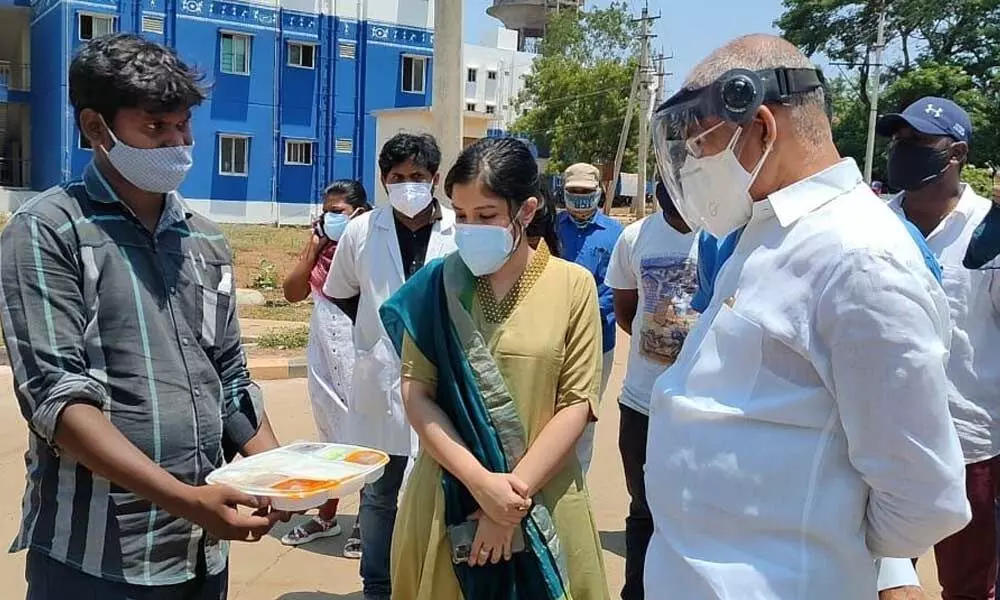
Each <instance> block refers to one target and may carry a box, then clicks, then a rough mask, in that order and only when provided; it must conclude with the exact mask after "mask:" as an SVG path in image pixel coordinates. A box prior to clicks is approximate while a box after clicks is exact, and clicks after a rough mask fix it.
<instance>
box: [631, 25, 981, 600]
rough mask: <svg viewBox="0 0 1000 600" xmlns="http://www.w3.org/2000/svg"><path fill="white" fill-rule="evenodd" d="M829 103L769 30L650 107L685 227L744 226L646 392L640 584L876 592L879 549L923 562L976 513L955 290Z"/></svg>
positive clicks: (816, 594)
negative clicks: (950, 375)
mask: <svg viewBox="0 0 1000 600" xmlns="http://www.w3.org/2000/svg"><path fill="white" fill-rule="evenodd" d="M826 106H827V105H826V86H825V83H824V79H823V77H822V73H820V72H819V71H818V70H816V68H815V67H814V66H813V65H812V64H811V63H810V62H809V60H808V59H807V58H806V57H805V56H804V55H802V53H801V52H799V50H798V49H796V48H795V47H794V46H793V45H791V44H789V43H788V42H786V41H784V40H782V39H780V38H776V37H773V36H766V35H755V36H747V37H744V38H740V39H737V40H735V41H733V42H731V43H730V44H728V45H726V46H725V47H723V48H721V49H719V50H717V51H716V52H714V53H713V54H712V55H710V56H709V57H708V58H707V59H705V60H704V61H703V62H702V63H701V64H700V65H698V66H697V67H696V68H695V70H694V71H693V72H692V74H691V75H690V76H689V77H688V79H687V81H686V82H685V85H684V87H683V89H682V90H681V91H680V92H678V93H677V94H676V95H675V96H673V97H671V98H670V99H669V100H667V102H665V103H664V104H663V105H662V106H661V107H660V108H658V109H657V111H656V114H655V116H654V143H655V145H656V151H657V159H658V161H659V164H660V172H661V175H662V176H663V180H664V183H665V184H666V185H667V188H668V190H669V191H670V194H671V197H672V198H673V199H674V202H675V204H676V206H677V208H678V211H679V212H680V213H681V215H682V216H683V217H684V220H685V221H687V222H688V224H689V225H690V226H691V228H692V229H705V230H706V231H708V232H709V233H711V234H712V235H714V236H716V237H718V238H720V239H721V238H722V237H724V236H726V235H728V234H729V233H731V232H732V231H735V230H737V229H739V228H743V230H742V231H743V232H742V234H741V235H740V239H739V242H738V243H737V245H736V248H735V250H734V252H733V255H732V256H731V257H730V258H729V259H728V260H727V261H726V262H725V264H724V265H723V267H722V269H721V271H720V272H719V274H718V276H717V279H716V281H715V290H714V293H713V295H712V298H711V301H710V302H709V304H708V307H707V308H706V310H705V311H704V313H703V316H702V318H701V319H700V320H699V322H698V324H697V325H696V326H695V327H694V328H693V329H692V331H691V333H690V334H689V335H688V338H687V340H686V342H685V344H684V347H683V349H682V350H681V354H680V356H679V357H678V358H677V360H676V362H675V363H674V365H673V366H672V367H671V368H669V369H668V370H667V371H666V372H665V373H664V374H663V376H661V377H660V379H659V380H658V381H657V382H656V384H655V386H654V390H653V396H652V402H651V406H650V418H649V447H648V450H647V463H646V493H647V499H648V502H649V505H650V511H651V513H652V515H653V522H654V526H655V530H654V533H653V538H652V540H651V542H650V545H649V550H648V553H647V556H646V569H645V578H646V589H647V590H651V589H671V590H677V593H678V594H679V595H680V597H683V598H685V600H702V599H705V600H709V599H716V598H720V599H734V600H743V599H747V598H753V599H755V600H766V599H776V600H777V599H781V600H786V599H789V598H809V599H810V600H842V599H845V598H850V599H851V600H855V599H857V600H861V599H874V598H876V596H877V594H878V589H877V583H876V569H875V562H874V561H873V558H876V557H898V558H905V557H910V556H919V555H921V554H923V553H924V552H926V551H927V550H928V549H929V548H930V547H931V546H932V545H933V544H935V543H936V542H938V541H939V540H941V539H942V538H944V537H946V536H948V535H950V534H952V533H954V532H955V531H958V530H959V529H961V528H962V527H963V526H964V525H965V524H966V523H967V522H968V520H969V506H968V502H967V501H966V499H965V486H964V469H963V461H962V454H961V449H960V447H959V443H958V437H957V435H956V433H955V427H954V425H953V424H952V421H951V418H950V415H949V413H948V406H947V401H946V388H947V378H946V376H945V357H946V355H947V348H948V343H949V332H950V320H949V316H948V305H947V299H946V298H945V297H944V294H943V292H942V290H941V287H940V286H939V285H938V283H937V282H936V281H935V279H934V277H933V275H932V274H931V273H930V271H929V270H928V269H927V267H926V266H925V265H924V261H923V258H922V256H921V254H920V251H919V250H918V249H917V246H916V245H915V244H914V243H913V241H912V239H911V238H910V236H909V234H908V233H907V231H906V228H905V227H904V226H903V224H902V223H901V222H900V221H899V219H897V218H896V217H895V215H893V214H892V211H890V210H889V209H888V208H887V207H886V206H885V205H884V204H883V203H881V202H878V201H877V200H876V199H875V197H874V196H873V194H872V192H871V189H870V188H869V187H868V186H867V185H866V184H865V183H864V181H863V179H862V176H861V173H860V172H859V170H858V167H857V165H856V164H855V163H854V161H852V160H850V159H846V160H841V158H840V156H839V154H838V153H837V149H836V147H835V146H834V144H833V139H832V134H831V131H830V123H829V120H828V118H827V113H826V110H825V109H826Z"/></svg>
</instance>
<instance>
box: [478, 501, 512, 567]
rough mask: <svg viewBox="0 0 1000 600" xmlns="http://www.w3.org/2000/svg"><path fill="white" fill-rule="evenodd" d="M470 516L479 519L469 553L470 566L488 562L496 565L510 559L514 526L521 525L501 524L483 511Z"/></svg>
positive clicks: (482, 564) (479, 565) (480, 565)
mask: <svg viewBox="0 0 1000 600" xmlns="http://www.w3.org/2000/svg"><path fill="white" fill-rule="evenodd" d="M469 518H470V519H475V520H478V521H479V526H478V527H477V528H476V539H475V540H474V541H473V542H472V552H471V553H470V554H469V566H470V567H477V566H478V567H482V566H484V565H486V564H487V563H491V564H494V565H495V564H497V563H498V562H500V561H501V560H510V557H511V554H512V552H511V545H512V542H513V539H514V528H515V527H520V525H513V526H508V525H501V524H499V523H497V522H496V521H494V520H493V519H490V518H489V517H487V516H486V515H484V514H483V511H477V512H476V513H475V514H474V515H471V516H470V517H469Z"/></svg>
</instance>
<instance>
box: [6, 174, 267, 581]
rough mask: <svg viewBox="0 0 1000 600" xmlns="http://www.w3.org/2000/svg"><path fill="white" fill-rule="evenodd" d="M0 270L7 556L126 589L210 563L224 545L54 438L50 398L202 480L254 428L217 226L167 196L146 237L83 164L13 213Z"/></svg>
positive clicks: (223, 555) (251, 393) (222, 561)
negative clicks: (18, 452) (16, 481)
mask: <svg viewBox="0 0 1000 600" xmlns="http://www.w3.org/2000/svg"><path fill="white" fill-rule="evenodd" d="M0 281H2V284H3V287H2V293H0V308H2V317H3V319H2V323H3V332H4V337H5V339H6V343H7V352H8V355H9V357H10V364H11V366H12V368H13V372H14V382H15V386H16V389H15V394H16V396H17V400H18V403H19V404H20V408H21V412H22V414H23V415H24V418H25V419H26V420H27V422H28V426H29V429H30V432H31V433H30V435H29V438H30V439H29V449H28V453H27V455H26V457H25V463H26V467H27V472H28V476H27V489H26V491H25V494H24V501H23V504H22V521H21V531H20V534H19V536H18V538H17V539H16V540H15V541H14V543H13V546H12V547H11V552H16V551H19V550H24V549H26V548H32V549H34V550H35V551H38V552H42V553H44V554H47V555H48V556H50V557H52V558H53V559H54V560H56V561H59V562H62V563H64V564H67V565H69V566H71V567H74V568H76V569H79V570H81V571H83V572H85V573H87V574H89V575H93V576H95V577H100V578H103V579H107V580H111V581H118V582H125V583H129V584H135V585H146V586H162V585H172V584H177V583H181V582H184V581H188V580H191V579H194V578H195V577H197V576H198V575H199V574H201V573H206V572H207V574H208V575H215V574H218V573H220V572H222V570H223V569H224V568H225V566H226V562H227V555H228V547H227V545H226V544H225V543H222V542H220V541H219V540H216V539H213V538H212V537H211V536H209V535H207V534H205V533H204V531H203V530H202V529H201V528H200V527H198V526H196V525H193V524H191V523H190V522H188V521H185V520H183V519H179V518H176V517H173V516H171V515H169V514H167V513H166V512H164V511H163V510H161V509H159V508H157V507H156V506H154V505H152V504H150V503H149V502H147V501H146V500H144V499H142V498H140V497H138V496H136V495H135V494H133V493H131V492H129V491H128V490H125V489H123V488H121V487H119V486H117V485H115V484H114V483H111V482H109V481H108V480H106V479H104V478H101V477H98V476H96V475H94V474H92V473H91V472H90V471H89V470H87V469H86V468H85V467H83V466H82V465H80V464H78V463H76V462H75V461H73V460H72V459H71V458H69V457H67V456H61V455H60V454H59V452H58V450H57V449H56V448H55V447H54V435H55V430H56V425H57V423H58V420H59V416H60V413H61V412H62V410H63V409H64V408H65V407H66V406H67V405H68V404H71V403H87V404H92V405H94V406H96V407H98V408H100V409H102V410H103V411H104V414H105V416H107V418H108V419H109V420H110V421H111V423H112V424H113V425H114V426H115V427H116V428H118V430H120V431H121V432H122V433H123V434H124V435H125V437H127V438H128V439H129V440H130V441H131V442H132V443H133V444H135V446H137V447H138V448H139V449H140V450H141V451H142V452H144V453H145V454H146V455H147V456H149V458H151V459H152V460H153V461H154V462H156V463H157V464H159V465H160V466H161V467H162V468H163V469H165V470H166V471H168V472H169V473H171V474H172V475H174V476H175V477H177V478H178V479H179V480H181V481H183V482H185V483H187V484H191V485H200V484H203V483H204V482H205V477H206V476H207V475H208V474H209V473H210V472H211V471H212V470H213V469H215V468H216V467H219V466H220V465H222V464H223V462H224V460H225V459H226V458H227V457H232V456H233V455H234V454H235V451H236V449H238V448H242V447H243V446H244V445H245V444H246V442H247V441H249V440H250V439H251V438H252V437H253V436H254V434H255V432H256V430H257V426H258V423H259V416H258V415H259V414H260V412H259V411H260V394H259V389H258V388H257V387H256V386H255V385H254V384H253V383H252V382H251V381H250V377H249V372H248V371H247V368H246V360H245V357H244V355H243V350H242V346H241V344H240V331H239V325H238V323H237V320H236V302H235V297H234V296H233V270H232V262H231V255H230V252H229V248H228V246H227V244H226V241H225V239H224V238H223V236H222V234H221V233H220V232H219V230H218V229H217V228H216V227H215V226H214V225H213V224H212V223H211V222H209V221H208V220H206V219H204V218H202V217H200V216H198V215H196V214H194V213H191V212H189V211H188V210H187V209H186V207H185V205H184V203H183V201H182V200H181V198H180V197H179V196H178V195H176V194H168V195H167V200H166V202H165V205H164V210H163V214H162V216H161V218H160V223H159V225H158V227H157V230H156V232H155V234H152V233H150V232H149V231H148V230H147V229H145V228H144V227H143V226H142V225H141V224H140V222H139V220H138V219H137V218H136V217H135V215H134V213H132V211H131V210H130V209H129V208H128V207H127V206H126V205H124V204H123V203H121V202H120V201H119V200H117V198H116V197H115V195H114V193H113V192H112V190H111V187H110V186H109V185H108V184H107V182H106V181H105V180H104V178H103V177H102V176H101V175H100V173H99V172H98V170H97V168H96V167H95V166H94V165H93V164H91V165H90V166H88V167H87V169H86V171H85V172H84V176H83V179H82V181H75V182H71V183H68V184H65V185H62V186H60V187H56V188H53V189H50V190H48V191H46V192H44V193H42V194H41V195H39V196H37V197H35V198H34V199H32V200H30V201H28V203H26V204H25V205H24V206H23V207H22V208H21V209H20V210H18V211H17V213H16V214H15V215H14V216H13V217H12V218H11V220H10V222H9V223H8V225H7V226H6V228H5V229H4V231H3V234H2V235H0ZM199 555H202V556H199ZM199 563H200V565H199ZM206 569H207V571H206ZM199 571H200V572H199Z"/></svg>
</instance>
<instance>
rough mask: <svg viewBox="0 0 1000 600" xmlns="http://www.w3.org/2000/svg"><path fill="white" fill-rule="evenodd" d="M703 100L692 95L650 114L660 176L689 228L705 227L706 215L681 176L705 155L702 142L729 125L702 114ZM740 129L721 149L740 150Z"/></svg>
mask: <svg viewBox="0 0 1000 600" xmlns="http://www.w3.org/2000/svg"><path fill="white" fill-rule="evenodd" d="M702 100H703V99H702V98H701V97H699V96H695V97H693V98H692V99H691V100H689V101H687V102H681V103H678V104H675V105H672V106H666V105H665V106H664V107H661V108H660V110H658V111H657V112H656V113H655V114H654V115H653V123H652V135H653V148H654V151H655V154H656V163H657V166H658V168H659V172H660V177H661V179H662V180H663V185H664V186H665V187H666V188H667V192H668V193H669V194H670V198H671V200H673V202H674V206H676V207H677V212H678V213H680V215H681V217H682V218H683V219H684V221H685V222H686V223H687V224H688V227H690V228H691V229H692V230H699V229H704V228H705V223H706V217H707V215H704V214H702V212H701V210H700V209H699V207H698V205H697V204H696V203H694V202H692V201H691V198H690V197H689V195H688V196H686V195H685V193H684V185H683V183H682V177H681V176H682V174H683V173H684V171H685V167H687V168H691V166H692V164H693V162H694V161H696V160H698V159H701V158H704V157H705V150H704V144H705V140H706V138H708V136H710V135H712V134H716V132H717V131H718V130H720V129H725V130H726V131H729V130H731V129H732V126H731V124H727V123H726V121H721V120H719V118H718V117H712V116H707V117H706V116H704V107H703V106H702V105H701V103H702ZM727 125H729V126H727ZM741 133H742V128H741V127H736V129H735V131H734V132H733V134H732V135H731V137H730V139H729V143H728V145H727V146H726V147H723V148H722V150H721V151H723V152H724V151H726V150H727V149H733V150H734V151H735V152H737V153H739V148H738V147H737V144H739V141H740V139H741V138H742V137H743V136H741V135H740V134H741ZM717 135H721V132H719V133H718V134H717Z"/></svg>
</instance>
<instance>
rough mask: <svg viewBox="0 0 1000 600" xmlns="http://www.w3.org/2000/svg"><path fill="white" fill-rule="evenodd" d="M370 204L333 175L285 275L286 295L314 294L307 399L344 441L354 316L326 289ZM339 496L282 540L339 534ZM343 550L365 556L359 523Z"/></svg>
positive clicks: (331, 434)
mask: <svg viewBox="0 0 1000 600" xmlns="http://www.w3.org/2000/svg"><path fill="white" fill-rule="evenodd" d="M370 209H371V205H370V204H368V196H367V194H366V193H365V189H364V187H362V185H361V184H360V183H359V182H357V181H353V180H350V179H342V180H339V181H335V182H334V183H332V184H330V186H329V187H327V188H326V190H325V191H324V194H323V214H322V216H321V217H320V218H319V219H317V220H316V222H315V223H314V224H313V228H312V235H311V236H310V238H309V243H308V244H307V245H306V247H305V248H304V249H303V251H302V254H301V255H300V257H299V262H298V264H296V265H295V268H294V269H292V271H291V273H289V274H288V276H287V277H285V281H284V284H283V288H284V292H285V299H286V300H288V301H289V302H301V301H302V300H305V299H306V298H307V297H308V296H309V295H310V294H311V295H312V299H313V313H312V320H311V322H310V323H309V347H308V351H307V352H308V363H309V369H308V370H309V399H310V401H311V402H312V410H313V418H314V419H315V420H316V428H317V430H318V431H319V435H320V439H322V440H323V441H325V442H337V441H343V436H344V430H343V428H344V427H345V422H346V416H347V410H348V408H347V407H348V405H349V402H348V395H349V394H350V393H351V378H352V377H353V375H354V344H353V335H354V334H353V325H352V323H351V320H350V318H348V316H347V315H345V314H344V312H343V311H341V310H340V309H339V308H337V306H336V305H335V304H334V303H333V302H332V301H331V300H330V299H329V298H327V297H326V295H325V294H323V283H324V282H325V281H326V276H327V273H328V272H329V271H330V264H331V263H332V262H333V254H334V252H335V251H336V248H337V242H338V241H339V240H340V236H341V234H342V233H343V232H344V229H345V228H346V227H347V223H348V222H349V221H350V220H351V219H352V218H354V217H356V216H358V215H360V214H362V213H365V212H367V211H368V210H370ZM337 506H338V501H337V500H336V499H334V500H331V501H329V502H327V503H326V504H324V505H323V506H322V507H320V510H319V514H318V515H316V516H315V517H313V518H312V519H310V520H309V521H306V522H305V523H303V524H301V525H299V526H298V527H295V528H294V529H292V530H291V531H290V532H289V533H288V534H286V535H285V536H284V537H283V538H281V543H283V544H285V545H288V546H298V545H300V544H305V543H308V542H311V541H313V540H316V539H319V538H324V537H332V536H336V535H340V533H341V530H340V525H338V524H337V519H336V517H337ZM344 556H345V557H348V558H360V557H361V536H360V532H359V528H358V523H357V521H355V523H354V530H353V531H352V533H351V536H350V537H349V538H348V540H347V542H346V543H345V544H344Z"/></svg>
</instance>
